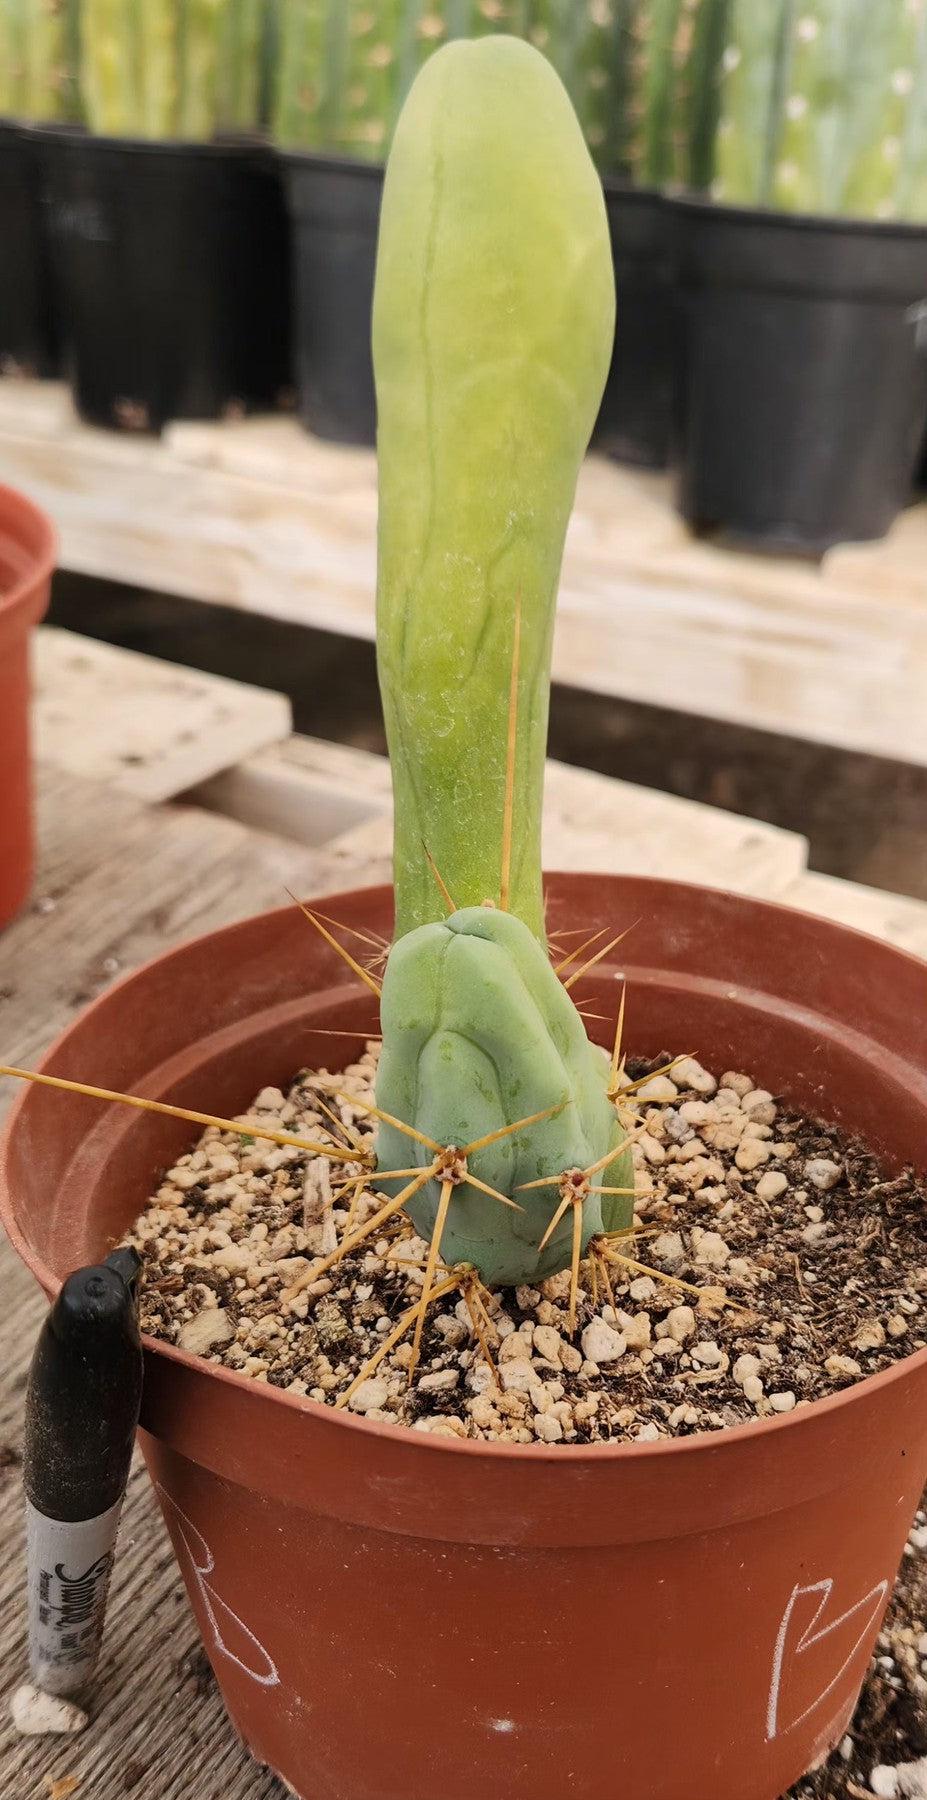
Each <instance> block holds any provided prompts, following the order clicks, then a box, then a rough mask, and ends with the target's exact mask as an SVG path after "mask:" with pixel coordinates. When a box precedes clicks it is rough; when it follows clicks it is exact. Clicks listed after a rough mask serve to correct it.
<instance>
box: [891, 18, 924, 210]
mask: <svg viewBox="0 0 927 1800" xmlns="http://www.w3.org/2000/svg"><path fill="white" fill-rule="evenodd" d="M912 75H913V85H912V89H911V101H910V105H909V107H908V113H907V118H906V120H905V126H904V131H903V133H902V143H901V165H900V168H899V171H898V206H897V213H898V217H899V219H911V220H918V221H920V222H923V221H924V220H927V5H922V7H921V12H920V16H919V19H918V34H917V44H916V47H915V56H914V64H913V69H912Z"/></svg>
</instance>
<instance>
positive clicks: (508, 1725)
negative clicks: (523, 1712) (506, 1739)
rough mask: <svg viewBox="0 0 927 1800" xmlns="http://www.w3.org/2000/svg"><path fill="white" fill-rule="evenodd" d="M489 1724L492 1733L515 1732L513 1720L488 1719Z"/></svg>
mask: <svg viewBox="0 0 927 1800" xmlns="http://www.w3.org/2000/svg"><path fill="white" fill-rule="evenodd" d="M489 1723H490V1725H491V1726H492V1728H493V1731H502V1732H507V1731H514V1730H515V1720H514V1719H490V1721H489Z"/></svg>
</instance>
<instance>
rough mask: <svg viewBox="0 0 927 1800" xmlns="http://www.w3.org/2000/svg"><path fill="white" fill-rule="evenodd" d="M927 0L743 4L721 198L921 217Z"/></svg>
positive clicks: (738, 13) (719, 168)
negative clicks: (914, 178) (918, 177)
mask: <svg viewBox="0 0 927 1800" xmlns="http://www.w3.org/2000/svg"><path fill="white" fill-rule="evenodd" d="M924 15H925V5H924V0H880V4H879V5H876V6H873V5H871V4H870V0H776V3H775V5H772V4H770V5H769V6H768V7H767V8H765V9H764V8H762V7H756V6H755V5H754V4H753V0H734V4H733V8H732V13H731V29H730V34H729V40H728V44H727V46H726V49H725V52H724V56H723V58H722V67H723V70H724V74H723V89H722V109H721V118H720V122H719V127H718V137H717V162H716V180H715V184H714V188H713V192H714V193H715V196H716V198H718V199H721V200H727V201H732V202H745V203H747V204H757V203H758V204H761V205H769V206H774V207H778V208H781V209H782V210H784V211H790V212H806V213H826V214H833V215H837V216H850V217H862V218H876V219H879V218H883V219H889V218H893V217H895V216H898V215H899V214H902V215H905V216H909V213H908V209H909V207H910V205H911V200H910V193H911V188H910V180H911V176H910V171H911V170H912V168H913V167H916V166H917V163H918V161H919V160H921V157H922V152H921V150H920V148H919V147H916V146H917V142H918V129H919V127H918V122H917V121H918V117H919V115H920V116H923V111H924V73H923V42H924V29H925V26H924Z"/></svg>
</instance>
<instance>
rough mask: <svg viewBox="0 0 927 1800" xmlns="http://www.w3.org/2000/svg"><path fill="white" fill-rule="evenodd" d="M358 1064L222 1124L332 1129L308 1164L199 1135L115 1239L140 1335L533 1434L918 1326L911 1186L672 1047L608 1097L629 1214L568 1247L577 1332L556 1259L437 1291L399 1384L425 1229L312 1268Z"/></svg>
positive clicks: (674, 1417) (734, 1416)
mask: <svg viewBox="0 0 927 1800" xmlns="http://www.w3.org/2000/svg"><path fill="white" fill-rule="evenodd" d="M376 1057H377V1046H375V1045H371V1046H369V1048H368V1050H367V1052H366V1054H365V1056H364V1057H363V1058H362V1060H361V1061H360V1062H359V1063H357V1064H355V1065H353V1066H352V1067H351V1068H350V1069H348V1070H347V1071H345V1072H344V1073H339V1074H336V1075H332V1074H329V1073H327V1072H326V1071H324V1070H323V1071H320V1072H316V1073H307V1072H303V1073H302V1074H301V1075H299V1076H298V1077H297V1079H296V1081H295V1082H294V1084H293V1086H292V1088H291V1089H290V1092H289V1094H288V1095H287V1096H284V1095H283V1094H282V1093H281V1091H280V1090H279V1089H276V1088H268V1089H265V1090H264V1091H263V1092H262V1093H261V1094H260V1095H258V1096H257V1098H256V1100H255V1103H254V1106H253V1108H252V1110H251V1113H250V1114H249V1115H247V1116H246V1115H243V1116H242V1117H243V1119H244V1118H245V1117H250V1118H251V1119H253V1120H254V1121H257V1122H260V1123H261V1124H263V1125H264V1126H265V1127H266V1128H268V1129H275V1128H276V1129H282V1130H284V1131H287V1130H289V1131H295V1132H297V1133H300V1134H302V1135H310V1136H311V1137H313V1138H314V1139H315V1140H316V1141H320V1140H321V1141H322V1142H325V1143H330V1144H331V1145H332V1148H333V1151H334V1152H335V1155H334V1157H333V1159H332V1160H331V1161H330V1162H329V1161H327V1160H324V1159H322V1158H319V1157H311V1156H309V1155H307V1153H306V1152H304V1151H302V1150H300V1149H298V1148H296V1147H295V1146H291V1145H274V1144H273V1143H272V1142H270V1141H269V1140H266V1139H261V1138H259V1137H252V1136H251V1135H250V1134H248V1133H247V1131H245V1133H244V1135H242V1134H238V1133H230V1132H225V1133H221V1132H219V1131H217V1130H215V1129H209V1130H207V1131H206V1132H205V1133H204V1135H203V1137H202V1138H201V1139H200V1141H199V1143H198V1145H197V1146H196V1147H195V1148H194V1149H193V1150H191V1151H190V1152H189V1153H188V1154H187V1155H185V1156H183V1157H181V1158H180V1159H179V1161H178V1163H177V1164H176V1165H175V1167H174V1168H173V1169H171V1170H169V1171H168V1172H167V1173H166V1175H165V1177H164V1180H163V1182H162V1184H161V1186H160V1187H159V1189H158V1191H157V1193H156V1195H155V1196H154V1197H153V1200H152V1203H151V1205H150V1206H149V1208H148V1210H147V1211H146V1212H145V1213H144V1214H143V1216H142V1217H141V1218H140V1219H139V1221H138V1223H137V1225H136V1227H135V1230H134V1232H133V1236H132V1241H133V1242H134V1243H135V1244H136V1245H137V1247H138V1248H139V1249H140V1251H141V1253H142V1256H143V1259H144V1268H143V1275H142V1283H141V1311H142V1324H143V1328H144V1329H145V1330H146V1331H148V1332H150V1333H151V1334H152V1335H153V1336H155V1337H160V1338H163V1339H166V1340H167V1341H168V1342H171V1343H175V1344H179V1345H180V1346H181V1347H182V1348H185V1349H187V1350H189V1351H191V1352H193V1353H194V1354H199V1355H204V1356H207V1357H208V1358H210V1359H211V1360H213V1361H216V1362H220V1363H222V1364H224V1365H225V1367H227V1368H231V1369H235V1370H237V1371H239V1372H241V1373H243V1374H245V1375H248V1376H251V1377H252V1378H253V1379H255V1380H258V1381H265V1382H269V1383H270V1384H271V1385H273V1386H275V1387H280V1388H284V1389H286V1390H288V1391H289V1392H290V1393H292V1394H294V1395H305V1394H308V1395H309V1396H310V1397H311V1398H312V1399H314V1400H317V1401H321V1402H328V1403H335V1404H338V1403H340V1404H344V1403H345V1402H346V1403H347V1404H348V1405H349V1407H350V1409H351V1410H352V1411H355V1412H360V1413H365V1414H366V1415H367V1416H368V1417H372V1418H374V1419H383V1420H388V1421H390V1422H392V1423H394V1424H395V1423H404V1424H407V1425H409V1426H411V1427H413V1428H414V1429H417V1430H426V1431H438V1432H445V1433H451V1434H453V1435H455V1436H463V1437H475V1438H483V1439H507V1440H510V1441H514V1442H516V1443H529V1442H533V1441H540V1442H542V1443H548V1444H555V1443H567V1444H583V1443H598V1442H616V1441H633V1440H643V1441H649V1440H654V1439H656V1438H659V1437H663V1436H687V1435H690V1434H692V1433H694V1432H698V1431H705V1430H720V1429H723V1428H724V1427H726V1426H732V1425H739V1424H744V1423H747V1422H749V1421H750V1420H754V1419H756V1418H758V1417H759V1418H762V1417H766V1416H769V1415H771V1414H775V1413H788V1412H791V1411H793V1410H795V1408H796V1407H800V1406H802V1405H805V1404H807V1403H808V1402H810V1401H811V1400H814V1399H817V1398H820V1397H822V1396H824V1395H827V1394H831V1393H834V1392H835V1391H836V1390H838V1389H840V1388H843V1387H846V1386H847V1385H849V1384H851V1383H853V1382H855V1381H858V1380H860V1379H861V1378H862V1377H863V1376H865V1375H870V1374H873V1373H875V1372H876V1371H877V1370H879V1369H884V1368H887V1367H888V1366H889V1365H890V1364H891V1363H893V1362H895V1361H897V1360H898V1359H900V1358H901V1357H903V1356H906V1355H908V1354H909V1353H911V1352H912V1351H914V1350H918V1349H922V1348H923V1347H924V1346H925V1343H927V1209H925V1200H927V1194H925V1189H924V1186H923V1184H922V1183H921V1182H920V1181H919V1180H917V1179H916V1178H915V1177H914V1176H913V1175H912V1174H911V1173H903V1174H900V1175H889V1174H887V1173H886V1171H885V1170H884V1169H883V1168H882V1167H881V1165H880V1163H879V1162H878V1159H877V1158H876V1157H875V1156H874V1155H873V1154H872V1153H871V1151H869V1150H868V1149H867V1148H866V1147H865V1146H864V1145H862V1144H860V1143H854V1142H851V1141H850V1140H849V1139H848V1138H847V1137H846V1136H845V1135H844V1134H843V1133H841V1132H840V1131H838V1130H837V1129H835V1128H834V1127H832V1126H828V1125H823V1124H819V1123H817V1122H815V1121H813V1120H809V1119H807V1118H804V1117H802V1116H801V1115H799V1114H797V1113H795V1112H794V1111H792V1110H791V1109H789V1108H788V1107H786V1106H784V1105H782V1104H781V1103H779V1102H778V1101H777V1100H776V1099H774V1098H773V1096H772V1095H770V1094H769V1093H768V1092H767V1091H766V1090H765V1089H762V1088H757V1087H756V1086H755V1085H754V1082H753V1080H752V1079H751V1078H750V1076H749V1075H747V1074H745V1073H741V1072H738V1071H728V1072H727V1073H726V1074H723V1075H722V1076H721V1078H720V1082H719V1081H717V1080H716V1079H715V1078H714V1077H713V1076H712V1075H711V1074H709V1073H708V1072H707V1071H706V1070H704V1069H703V1068H701V1066H700V1065H699V1064H698V1063H696V1062H694V1061H693V1060H692V1059H690V1058H687V1059H684V1060H681V1061H680V1062H678V1063H677V1064H676V1065H675V1066H674V1069H673V1076H674V1077H675V1078H674V1079H673V1078H671V1077H670V1076H669V1075H666V1074H656V1075H654V1076H651V1077H649V1078H648V1080H647V1081H646V1082H645V1085H644V1086H643V1087H640V1088H638V1090H637V1092H636V1094H634V1095H629V1097H628V1101H627V1103H626V1105H625V1107H624V1111H625V1115H626V1117H628V1118H629V1119H630V1118H632V1117H633V1118H635V1119H636V1120H637V1121H638V1123H639V1125H640V1127H641V1131H640V1135H639V1137H638V1138H637V1141H636V1142H635V1145H634V1157H635V1161H636V1164H637V1169H638V1186H639V1197H638V1200H637V1202H636V1212H635V1218H636V1230H635V1234H634V1236H633V1238H631V1239H622V1240H612V1241H611V1242H610V1243H609V1244H607V1245H606V1244H604V1243H603V1244H602V1246H601V1248H602V1251H603V1254H604V1261H603V1260H602V1259H601V1258H600V1260H599V1261H598V1265H597V1266H596V1267H594V1266H593V1264H592V1263H591V1262H584V1264H583V1269H582V1279H581V1284H580V1291H579V1301H578V1310H577V1321H576V1330H575V1331H574V1332H571V1331H570V1329H569V1320H568V1304H569V1287H570V1277H569V1273H568V1272H564V1273H562V1274H559V1275H556V1276H554V1277H552V1278H551V1279H549V1280H547V1281H544V1282H543V1283H542V1284H541V1285H540V1286H539V1287H537V1288H535V1287H530V1286H524V1287H519V1288H517V1289H514V1290H505V1291H503V1292H501V1293H499V1294H496V1295H489V1294H488V1293H486V1291H485V1290H483V1291H482V1294H480V1292H479V1291H478V1290H474V1289H473V1288H472V1287H471V1288H470V1289H469V1290H468V1291H466V1292H461V1291H457V1290H451V1291H449V1292H447V1293H446V1294H445V1295H443V1296H442V1298H441V1299H440V1300H439V1301H438V1302H437V1303H435V1304H434V1305H433V1306H432V1307H431V1309H430V1310H429V1312H428V1316H427V1320H426V1323H425V1328H424V1332H423V1336H422V1346H421V1355H420V1357H419V1359H418V1365H417V1367H416V1369H415V1373H414V1378H413V1379H412V1381H411V1383H410V1381H409V1365H410V1363H411V1361H412V1357H413V1352H412V1346H411V1341H410V1340H411V1329H412V1326H411V1322H410V1325H409V1329H408V1331H407V1333H406V1335H405V1336H403V1337H401V1338H398V1339H397V1341H396V1342H395V1344H393V1345H392V1347H391V1348H390V1350H389V1351H388V1353H386V1354H384V1353H383V1352H384V1340H386V1339H387V1338H390V1337H391V1336H392V1334H393V1333H394V1331H395V1329H396V1326H397V1322H398V1321H399V1319H400V1317H401V1315H403V1314H404V1313H405V1312H406V1311H407V1310H409V1309H410V1308H412V1307H413V1306H414V1304H415V1302H416V1301H417V1300H418V1299H419V1298H420V1296H421V1291H422V1285H423V1280H424V1263H425V1259H426V1257H427V1250H428V1246H427V1244H426V1243H425V1242H424V1241H423V1240H422V1239H421V1238H419V1237H417V1236H416V1235H415V1234H414V1231H413V1229H412V1226H411V1223H409V1222H408V1221H406V1220H405V1219H404V1218H403V1217H402V1216H401V1215H396V1216H395V1217H393V1218H392V1219H391V1220H389V1221H388V1222H387V1223H385V1224H384V1225H383V1226H382V1227H381V1228H379V1229H378V1230H377V1231H375V1232H374V1233H373V1234H372V1235H371V1236H369V1237H368V1238H367V1239H366V1240H365V1241H364V1242H363V1243H360V1244H359V1245H358V1246H357V1247H356V1248H355V1249H353V1250H352V1251H350V1252H349V1253H348V1254H347V1255H346V1256H344V1257H343V1258H342V1259H341V1260H338V1261H336V1262H333V1263H331V1262H330V1261H329V1260H327V1259H330V1258H331V1256H332V1253H334V1252H335V1251H336V1250H337V1248H338V1244H339V1242H340V1239H341V1238H342V1237H343V1236H344V1235H345V1234H346V1230H347V1227H348V1222H349V1215H350V1217H351V1222H352V1230H353V1229H356V1228H357V1227H358V1225H359V1224H362V1223H363V1222H364V1221H365V1220H366V1219H368V1218H370V1217H372V1215H373V1214H374V1213H375V1212H376V1211H377V1210H378V1208H379V1207H380V1206H381V1204H382V1196H381V1197H380V1198H379V1199H378V1198H377V1197H375V1196H374V1194H373V1193H372V1192H371V1191H370V1190H369V1188H366V1187H362V1188H361V1190H360V1191H359V1192H358V1191H357V1190H356V1188H355V1187H354V1185H353V1184H352V1187H351V1189H350V1190H349V1189H344V1190H342V1189H341V1186H340V1184H342V1183H344V1182H345V1181H346V1180H347V1178H348V1176H349V1175H350V1174H351V1165H350V1164H349V1163H348V1162H345V1161H339V1159H338V1156H337V1146H338V1143H339V1138H340V1142H341V1144H342V1146H343V1144H344V1142H345V1137H344V1136H343V1135H341V1134H342V1133H345V1132H347V1133H350V1132H354V1133H357V1134H358V1135H359V1136H360V1137H361V1138H369V1136H370V1134H371V1127H372V1125H373V1123H374V1121H373V1120H372V1118H371V1116H370V1114H369V1113H368V1112H366V1111H365V1106H366V1105H367V1104H369V1102H370V1101H371V1099H372V1093H373V1078H374V1074H375V1067H376ZM633 1075H634V1071H633V1070H632V1071H631V1072H630V1074H629V1079H631V1078H632V1077H633ZM339 1089H340V1090H342V1091H344V1092H349V1093H350V1094H351V1095H352V1097H353V1096H356V1101H355V1100H354V1099H353V1098H352V1101H350V1102H348V1101H346V1100H342V1099H339V1098H338V1097H337V1093H336V1090H339ZM323 1101H324V1103H325V1106H328V1107H329V1108H330V1109H331V1112H332V1113H333V1114H334V1119H333V1118H332V1117H331V1116H329V1115H327V1114H326V1112H325V1106H323V1104H321V1102H323ZM336 1121H337V1122H336ZM352 1196H353V1198H352ZM557 1198H558V1196H557V1194H556V1190H552V1208H553V1206H554V1205H555V1204H556V1202H557ZM352 1206H353V1213H352V1212H351V1208H352ZM320 1259H321V1260H320ZM323 1264H324V1266H323ZM446 1279H447V1272H446V1271H443V1272H442V1271H441V1269H440V1265H439V1272H438V1280H439V1281H441V1282H443V1281H445V1280H446ZM613 1303H614V1304H613ZM477 1327H479V1329H477ZM373 1358H376V1359H377V1361H376V1365H375V1366H374V1367H372V1368H368V1366H367V1365H368V1364H369V1363H370V1362H371V1360H372V1359H373Z"/></svg>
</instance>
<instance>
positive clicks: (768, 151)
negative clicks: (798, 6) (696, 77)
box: [712, 0, 789, 206]
mask: <svg viewBox="0 0 927 1800" xmlns="http://www.w3.org/2000/svg"><path fill="white" fill-rule="evenodd" d="M788 27H789V7H788V4H787V3H786V0H768V4H766V5H763V6H757V5H756V3H755V0H732V6H731V14H730V24H729V32H728V39H727V43H726V45H725V47H724V51H723V53H722V57H721V89H720V116H719V120H718V135H717V141H716V147H715V173H714V181H713V184H712V193H713V194H714V196H715V199H717V200H725V201H727V202H728V203H729V204H737V205H747V206H753V205H764V204H766V202H767V201H768V200H769V196H770V193H771V191H772V181H773V167H774V163H775V159H776V155H777V151H778V129H777V124H778V116H779V109H780V106H781V98H780V96H781V95H782V94H783V91H784V80H785V61H786V50H787V39H788Z"/></svg>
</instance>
